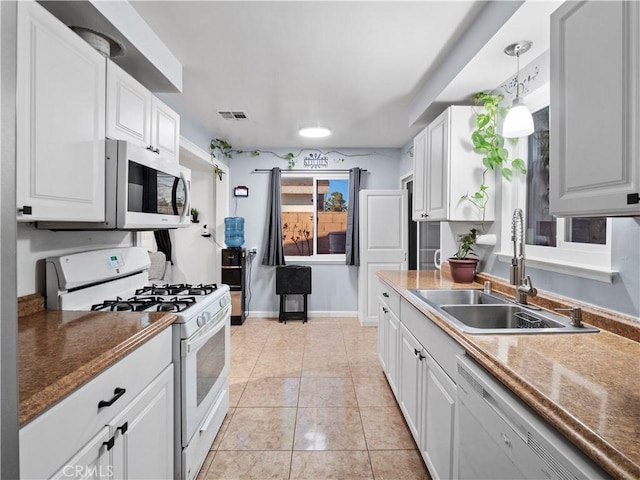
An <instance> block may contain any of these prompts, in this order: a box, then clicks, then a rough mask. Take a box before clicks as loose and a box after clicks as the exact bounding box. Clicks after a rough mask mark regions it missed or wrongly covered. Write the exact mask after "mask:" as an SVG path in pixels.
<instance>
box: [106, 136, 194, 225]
mask: <svg viewBox="0 0 640 480" xmlns="http://www.w3.org/2000/svg"><path fill="white" fill-rule="evenodd" d="M121 143H123V144H124V145H123V146H122V147H121V148H119V152H118V180H117V191H118V200H117V215H118V228H123V229H134V228H140V229H151V228H177V227H186V226H188V225H190V223H191V222H190V217H189V209H190V206H189V193H190V187H191V171H190V170H189V169H187V168H184V167H182V166H180V165H178V164H177V163H173V162H169V161H167V160H163V159H161V158H157V156H156V155H155V154H153V153H151V152H148V151H147V150H145V149H143V148H140V147H136V146H134V145H131V144H126V143H124V142H121ZM119 147H120V146H119Z"/></svg>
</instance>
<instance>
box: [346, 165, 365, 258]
mask: <svg viewBox="0 0 640 480" xmlns="http://www.w3.org/2000/svg"><path fill="white" fill-rule="evenodd" d="M361 177H362V169H361V168H357V167H356V168H352V169H350V170H349V200H348V205H349V210H348V213H347V239H346V242H345V254H346V262H345V263H346V264H347V265H355V266H356V267H357V266H359V265H360V241H359V239H360V225H359V219H360V205H359V198H358V197H359V196H360V195H359V193H360V178H361Z"/></svg>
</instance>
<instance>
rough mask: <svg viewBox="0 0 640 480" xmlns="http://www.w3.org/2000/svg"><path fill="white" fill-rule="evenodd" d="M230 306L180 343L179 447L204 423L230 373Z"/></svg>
mask: <svg viewBox="0 0 640 480" xmlns="http://www.w3.org/2000/svg"><path fill="white" fill-rule="evenodd" d="M230 317H231V305H226V306H225V307H224V308H223V309H222V310H220V311H219V312H218V313H217V314H216V315H215V317H214V318H212V319H211V320H210V321H209V322H207V323H206V324H205V325H204V326H203V327H202V328H200V329H199V330H198V331H197V332H196V333H194V334H193V335H192V336H191V337H189V338H187V339H184V340H182V341H181V343H180V356H181V379H182V385H181V387H182V388H181V390H182V391H181V395H182V406H183V407H182V412H181V416H182V422H181V423H182V432H181V435H182V445H183V446H186V445H187V444H188V443H189V440H190V439H191V437H192V436H193V434H194V433H195V432H196V430H197V429H198V428H199V426H200V424H201V423H202V422H203V421H204V419H205V416H206V415H207V413H208V412H209V410H210V409H211V406H212V405H213V403H214V402H215V400H216V398H217V397H218V394H219V393H220V391H221V390H222V389H223V387H224V384H225V381H226V380H227V379H228V378H229V373H230V369H231V367H230V358H231V355H230Z"/></svg>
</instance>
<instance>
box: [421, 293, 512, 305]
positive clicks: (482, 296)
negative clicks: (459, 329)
mask: <svg viewBox="0 0 640 480" xmlns="http://www.w3.org/2000/svg"><path fill="white" fill-rule="evenodd" d="M409 292H410V293H412V294H413V295H415V296H416V297H418V298H420V299H421V300H424V301H426V302H428V303H431V304H434V305H437V306H441V305H477V304H495V303H505V302H506V301H507V300H506V299H503V298H499V297H496V296H495V295H492V294H489V293H485V292H483V291H482V290H409Z"/></svg>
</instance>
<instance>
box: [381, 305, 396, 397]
mask: <svg viewBox="0 0 640 480" xmlns="http://www.w3.org/2000/svg"><path fill="white" fill-rule="evenodd" d="M387 318H388V322H387V325H386V332H385V335H386V339H387V347H386V348H387V349H386V352H387V358H386V367H387V370H386V373H387V380H389V386H390V387H391V391H392V392H393V394H394V395H395V396H396V399H397V398H398V370H399V369H398V344H399V342H400V340H399V338H400V320H398V317H396V316H395V314H394V313H393V312H392V311H389V313H388V314H387Z"/></svg>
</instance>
